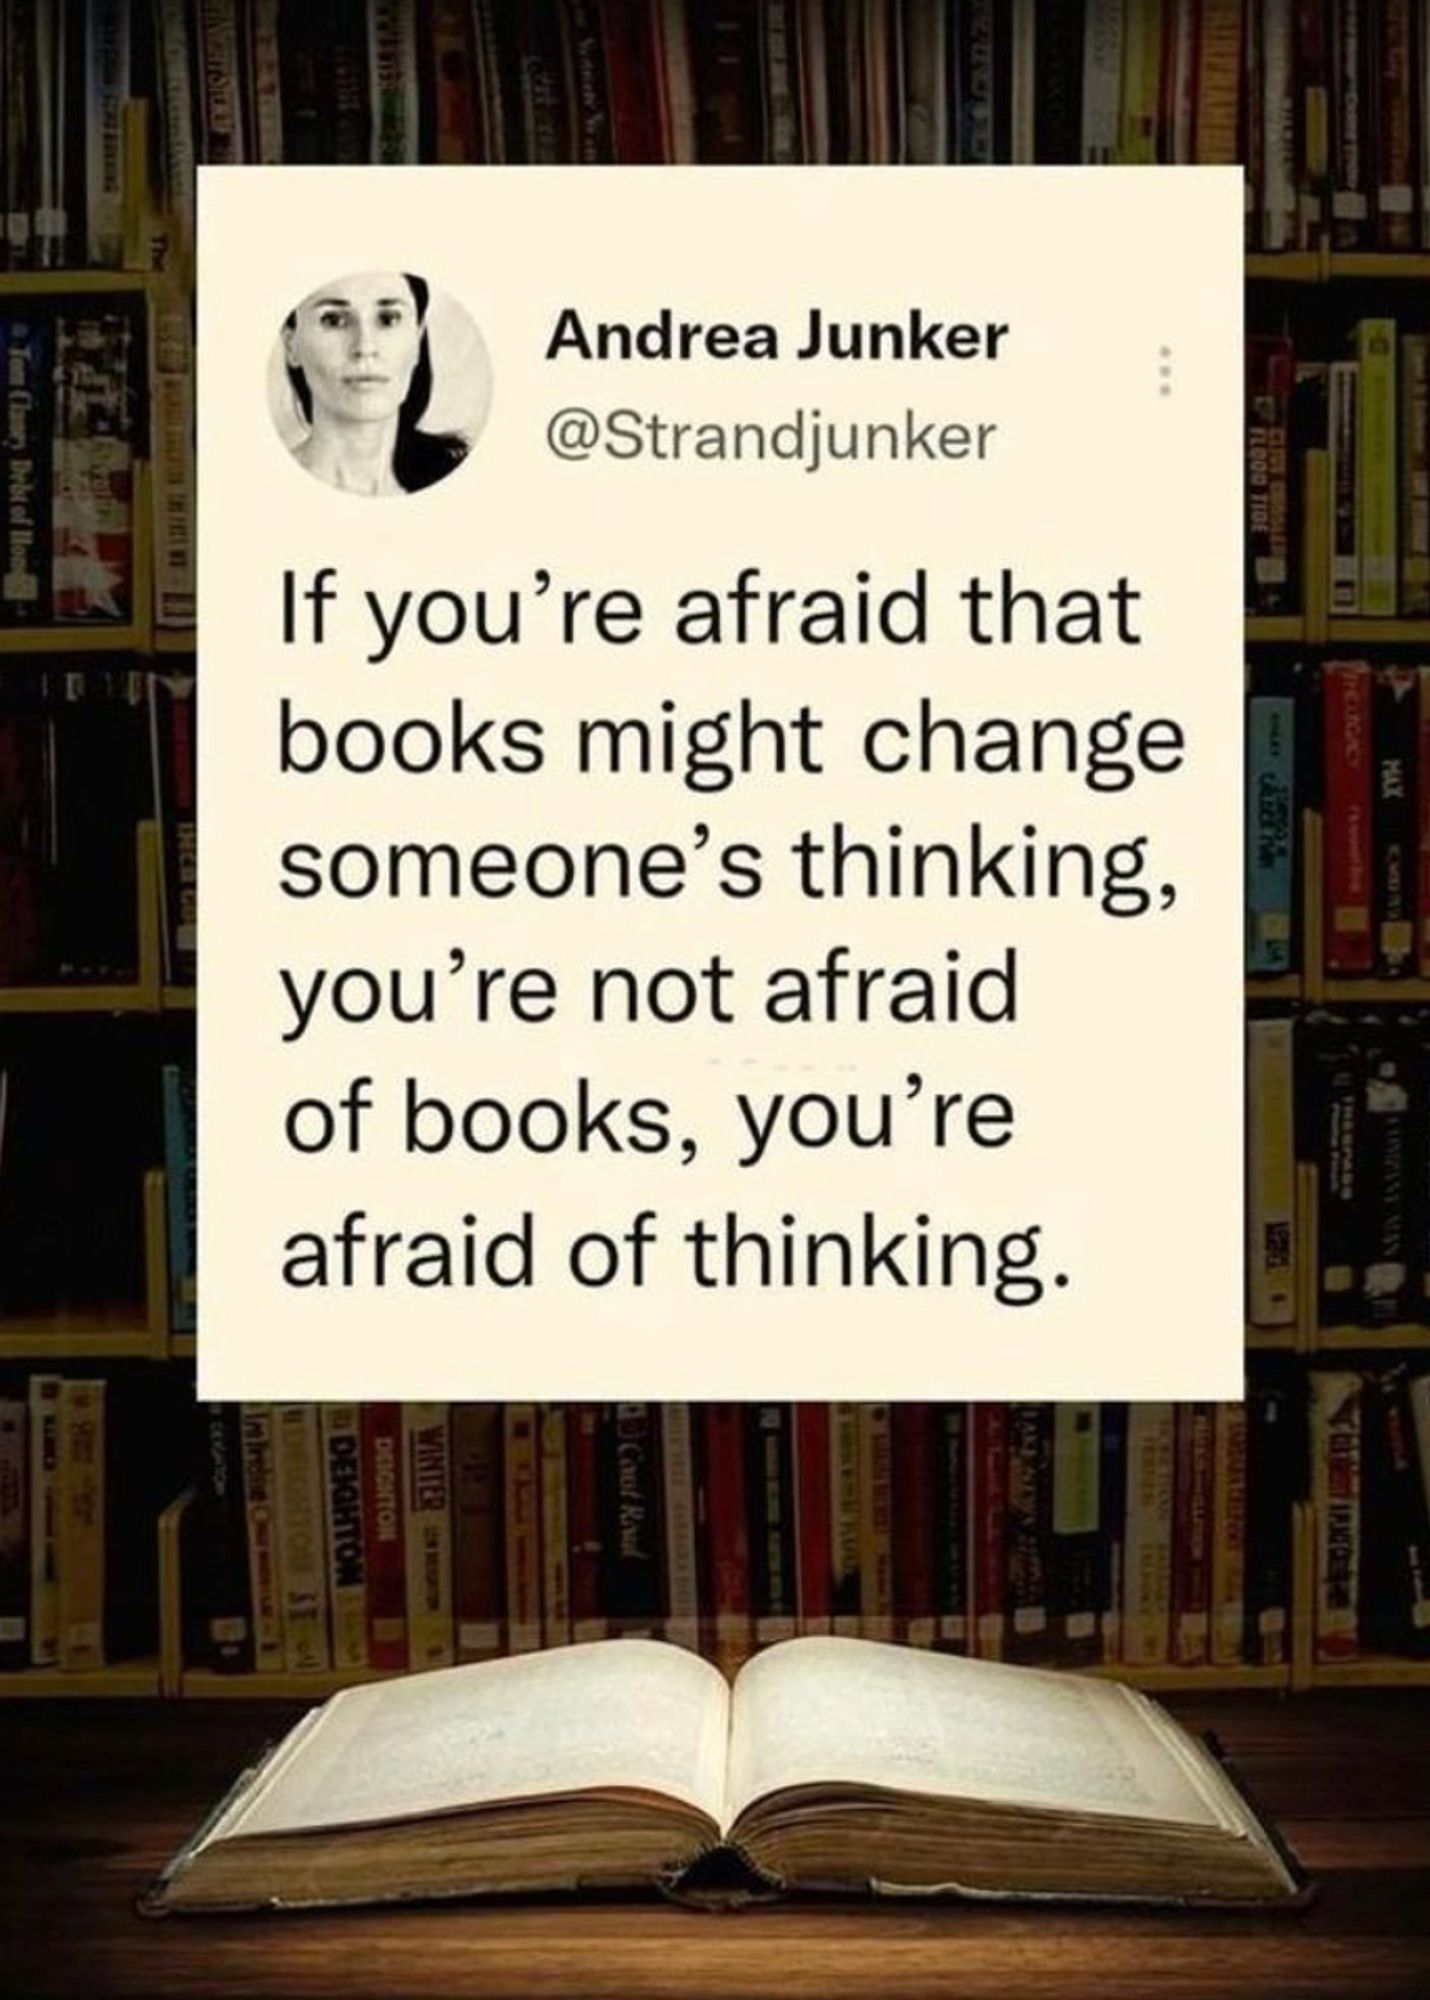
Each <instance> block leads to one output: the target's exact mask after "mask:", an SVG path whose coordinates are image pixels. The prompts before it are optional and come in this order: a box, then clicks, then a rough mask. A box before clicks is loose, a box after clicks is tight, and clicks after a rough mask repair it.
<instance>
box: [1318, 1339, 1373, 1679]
mask: <svg viewBox="0 0 1430 2000" xmlns="http://www.w3.org/2000/svg"><path fill="white" fill-rule="evenodd" d="M1311 1499H1312V1504H1313V1506H1314V1509H1315V1519H1316V1601H1315V1653H1316V1658H1317V1659H1318V1660H1321V1661H1332V1660H1345V1659H1353V1658H1354V1657H1355V1654H1356V1653H1357V1651H1358V1650H1359V1638H1360V1633H1359V1595H1360V1501H1361V1378H1360V1376H1359V1375H1353V1374H1350V1373H1349V1372H1333V1371H1330V1370H1323V1369H1315V1370H1313V1371H1312V1374H1311Z"/></svg>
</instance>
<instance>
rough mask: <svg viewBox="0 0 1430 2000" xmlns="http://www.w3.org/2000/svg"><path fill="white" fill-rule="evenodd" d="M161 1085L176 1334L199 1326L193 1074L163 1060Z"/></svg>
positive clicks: (171, 1297) (171, 1311) (172, 1318)
mask: <svg viewBox="0 0 1430 2000" xmlns="http://www.w3.org/2000/svg"><path fill="white" fill-rule="evenodd" d="M163 1085H164V1171H165V1176H166V1179H167V1183H168V1210H169V1215H168V1220H169V1323H170V1325H171V1326H172V1327H173V1329H174V1331H175V1333H193V1332H194V1331H195V1330H196V1328H197V1326H198V1286H197V1282H196V1274H195V1266H196V1262H197V1257H198V1242H197V1226H196V1225H197V1216H196V1202H197V1186H198V1183H197V1159H196V1156H195V1136H196V1126H195V1106H194V1073H193V1071H192V1069H190V1068H189V1067H188V1066H187V1065H186V1064H185V1065H181V1064H179V1063H165V1065H164V1073H163Z"/></svg>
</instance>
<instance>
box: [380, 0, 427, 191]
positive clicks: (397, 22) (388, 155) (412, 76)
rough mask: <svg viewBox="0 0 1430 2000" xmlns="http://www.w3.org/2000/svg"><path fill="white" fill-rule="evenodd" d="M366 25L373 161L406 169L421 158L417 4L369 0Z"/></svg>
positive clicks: (412, 2)
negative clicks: (419, 146) (370, 0)
mask: <svg viewBox="0 0 1430 2000" xmlns="http://www.w3.org/2000/svg"><path fill="white" fill-rule="evenodd" d="M367 24H368V79H369V94H370V98H371V103H372V157H373V160H374V161H375V162H376V163H377V164H378V165H380V166H405V165H409V164H412V163H414V162H416V161H417V160H418V159H419V158H420V153H419V150H418V116H419V106H418V96H417V16H416V0H372V4H371V6H370V7H369V8H368V10H367Z"/></svg>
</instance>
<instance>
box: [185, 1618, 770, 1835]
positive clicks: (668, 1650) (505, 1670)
mask: <svg viewBox="0 0 1430 2000" xmlns="http://www.w3.org/2000/svg"><path fill="white" fill-rule="evenodd" d="M729 1720H730V1697H729V1690H728V1689H727V1687H726V1685H725V1682H724V1680H723V1678H722V1677H721V1675H720V1674H719V1673H718V1672H717V1671H716V1670H715V1668H713V1667H711V1666H709V1665H708V1664H707V1663H706V1662H705V1661H703V1660H701V1659H699V1658H697V1657H696V1655H694V1654H693V1653H688V1652H685V1651H684V1650H683V1649H681V1648H679V1647H676V1646H662V1645H657V1644H653V1643H651V1642H649V1641H643V1640H639V1639H631V1640H626V1641H623V1642H622V1643H621V1644H620V1645H610V1644H605V1645H590V1646H569V1647H562V1648H560V1649H557V1650H554V1651H552V1652H549V1653H533V1654H530V1655H528V1656H526V1657H523V1658H516V1659H510V1660H495V1661H492V1662H491V1663H490V1664H488V1665H484V1666H480V1667H451V1668H447V1669H444V1670H443V1671H441V1672H438V1673H429V1674H416V1675H413V1676H412V1677H411V1678H410V1679H406V1680H396V1681H388V1682H382V1683H374V1684H373V1685H372V1686H368V1687H357V1688H350V1689H348V1690H346V1691H345V1692H344V1693H343V1694H341V1695H338V1696H335V1697H334V1699H333V1700H332V1701H330V1702H329V1703H328V1704H327V1705H326V1707H324V1708H323V1709H322V1710H320V1711H319V1712H318V1713H317V1715H316V1716H315V1717H313V1718H310V1720H309V1722H308V1723H307V1724H306V1725H303V1726H300V1729H299V1730H298V1731H295V1733H294V1736H293V1738H292V1739H290V1741H289V1743H287V1744H285V1745H284V1746H283V1748H282V1749H281V1750H280V1752H279V1753H278V1755H277V1756H276V1757H275V1758H274V1759H273V1761H272V1762H271V1764H270V1765H269V1766H268V1768H267V1769H266V1770H265V1771H264V1772H263V1774H262V1775H261V1777H260V1779H259V1781H258V1782H257V1784H255V1785H254V1786H253V1787H252V1788H251V1790H249V1791H248V1792H246V1793H244V1794H243V1795H242V1797H240V1798H239V1799H238V1800H237V1801H236V1802H235V1804H234V1806H233V1808H232V1809H231V1811H229V1812H228V1813H225V1814H224V1815H223V1817H222V1818H221V1819H220V1820H219V1821H218V1823H217V1824H216V1825H215V1826H214V1827H212V1828H210V1829H209V1832H208V1834H207V1835H206V1838H205V1840H204V1842H203V1845H205V1846H207V1845H209V1844H211V1843H212V1842H213V1841H215V1840H220V1839H228V1838H230V1837H232V1836H234V1835H238V1834H260V1833H293V1832H298V1831H302V1830H308V1829H314V1828H319V1827H339V1826H353V1825H361V1824H364V1823H369V1824H370V1823H372V1822H376V1821H382V1820H393V1819H404V1818H418V1817H422V1816H425V1815H427V1814H432V1813H443V1812H454V1811H460V1810H462V1809H464V1808H470V1807H478V1806H484V1805H494V1804H496V1803H497V1802H498V1801H503V1800H521V1799H535V1798H546V1797H559V1796H561V1795H563V1794H566V1793H570V1792H580V1791H629V1790H634V1791H641V1792H650V1793H659V1794H662V1795H663V1796H666V1797H669V1798H672V1799H675V1800H678V1801H679V1802H680V1803H681V1804H682V1805H686V1806H693V1807H695V1808H696V1810H697V1811H700V1812H702V1813H705V1814H707V1815H708V1816H709V1817H710V1818H711V1819H712V1820H714V1821H715V1822H717V1824H718V1822H719V1819H720V1814H721V1807H722V1801H723V1795H724V1789H725V1756H726V1749H727V1744H728V1738H729Z"/></svg>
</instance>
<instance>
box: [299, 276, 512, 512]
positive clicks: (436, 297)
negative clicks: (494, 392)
mask: <svg viewBox="0 0 1430 2000" xmlns="http://www.w3.org/2000/svg"><path fill="white" fill-rule="evenodd" d="M268 403H269V408H270V410H271V411H272V415H273V422H274V424H275V426H276V427H277V431H278V435H279V437H280V438H282V440H283V442H284V444H285V445H286V446H287V447H288V449H289V451H290V452H291V453H292V454H293V456H294V458H295V459H297V461H298V463H299V465H301V466H302V467H303V469H304V471H305V472H310V473H311V474H312V475H313V477H314V479H321V480H322V482H323V484H324V485H325V486H334V487H336V488H337V489H338V491H339V492H342V493H359V494H363V495H365V496H367V497H369V498H371V499H390V498H393V497H395V496H397V495H400V494H404V493H421V492H422V491H423V490H424V489H425V488H427V487H429V486H435V485H437V484H438V483H439V481H441V480H443V479H446V478H447V477H448V475H449V474H450V473H453V472H455V471H456V470H457V468H458V467H459V466H460V465H461V464H463V462H464V461H465V460H466V458H467V457H468V455H469V453H470V452H471V449H472V447H473V445H474V444H475V443H476V441H477V438H478V437H479V436H480V434H481V430H482V426H483V425H484V424H485V422H486V418H487V410H488V407H489V405H490V403H491V364H490V362H489V360H488V357H487V349H486V343H485V341H484V340H483V339H482V336H481V333H480V332H479V331H478V329H477V326H476V324H475V322H474V321H473V320H472V319H471V318H470V316H469V315H468V314H467V313H466V312H465V311H464V310H463V309H462V307H461V306H459V305H458V304H457V303H456V301H455V300H454V299H450V298H448V297H447V295H446V294H445V293H443V292H438V291H434V290H433V289H432V287H431V286H430V285H429V284H428V282H427V280H426V279H425V278H422V277H419V276H418V275H417V274H416V273H415V272H413V271H355V272H352V273H350V274H349V275H348V276H347V277H344V278H331V279H329V280H328V281H327V282H326V283H324V284H321V285H318V286H316V287H315V288H314V289H313V290H312V291H311V292H309V293H308V295H307V297H306V298H303V299H299V301H298V302H297V304H296V305H295V306H294V307H293V309H292V311H291V312H290V313H289V314H288V316H287V318H286V319H285V320H284V322H283V325H282V327H281V328H280V329H279V333H278V339H277V341H276V342H275V344H274V348H273V354H272V358H271V360H270V363H269V370H268Z"/></svg>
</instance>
